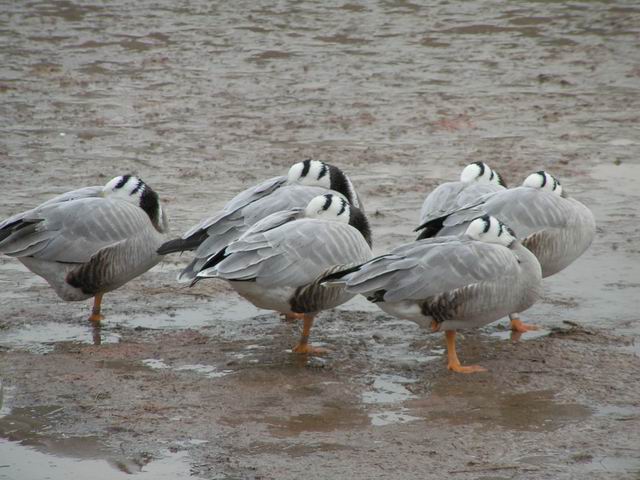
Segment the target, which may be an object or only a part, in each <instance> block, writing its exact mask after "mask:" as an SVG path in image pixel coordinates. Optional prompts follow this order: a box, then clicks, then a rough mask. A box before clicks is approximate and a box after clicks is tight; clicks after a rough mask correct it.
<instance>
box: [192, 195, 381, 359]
mask: <svg viewBox="0 0 640 480" xmlns="http://www.w3.org/2000/svg"><path fill="white" fill-rule="evenodd" d="M370 258H371V231H370V229H369V223H368V221H367V219H366V217H365V216H364V214H363V213H362V212H361V211H360V210H358V209H357V208H356V207H354V206H352V205H350V204H349V202H347V201H346V200H345V199H344V198H342V197H341V196H339V195H335V194H325V195H320V196H318V197H315V198H313V199H312V200H311V201H310V202H309V204H308V205H307V206H306V208H294V209H289V210H284V211H281V212H276V213H274V214H272V215H270V216H268V217H267V218H265V219H263V220H261V221H260V222H258V223H256V224H255V225H253V226H252V227H251V228H250V229H249V230H247V231H246V232H245V233H244V234H243V235H242V236H241V237H240V238H239V239H238V240H236V241H234V242H232V243H230V244H229V245H227V246H226V247H224V248H223V249H222V250H221V251H219V252H218V253H217V254H216V255H214V256H213V257H210V258H209V259H207V260H206V262H205V264H204V265H203V266H202V269H201V271H200V272H197V277H196V280H199V279H202V278H221V279H224V280H226V281H228V282H229V284H230V285H231V287H233V288H234V289H235V290H236V291H237V292H238V293H239V294H240V295H242V296H243V297H245V298H246V299H247V300H249V301H250V302H251V303H253V304H254V305H255V306H257V307H259V308H264V309H267V310H275V311H277V312H280V313H283V314H288V315H302V317H303V319H304V328H303V332H302V337H301V338H300V342H299V343H298V344H297V345H296V346H295V347H294V348H293V351H294V352H296V353H314V352H320V351H321V349H317V348H313V347H312V346H311V345H309V342H308V340H309V332H310V330H311V326H312V324H313V319H314V317H315V315H316V314H317V313H318V312H319V311H321V310H326V309H329V308H334V307H337V306H338V305H341V304H342V303H344V302H346V301H347V300H349V299H351V298H352V297H353V296H354V294H352V293H347V292H345V291H344V290H343V289H342V288H340V287H335V288H325V287H322V286H320V285H319V284H318V282H317V279H318V278H319V277H320V276H323V275H326V274H328V273H330V272H332V271H334V270H335V269H336V268H344V266H345V265H353V264H358V263H362V262H364V261H367V260H369V259H370Z"/></svg>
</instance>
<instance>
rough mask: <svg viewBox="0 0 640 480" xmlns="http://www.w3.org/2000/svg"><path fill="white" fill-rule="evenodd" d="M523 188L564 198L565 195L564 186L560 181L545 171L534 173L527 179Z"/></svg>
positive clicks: (523, 183)
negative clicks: (535, 189)
mask: <svg viewBox="0 0 640 480" xmlns="http://www.w3.org/2000/svg"><path fill="white" fill-rule="evenodd" d="M522 186H523V187H529V188H537V189H538V190H544V191H547V192H552V193H555V194H556V195H559V196H561V197H564V193H563V190H562V185H561V184H560V181H559V180H558V179H557V178H556V177H554V176H553V175H551V174H550V173H547V172H545V171H544V170H540V171H539V172H536V173H532V174H531V175H529V176H528V177H527V178H525V180H524V182H522Z"/></svg>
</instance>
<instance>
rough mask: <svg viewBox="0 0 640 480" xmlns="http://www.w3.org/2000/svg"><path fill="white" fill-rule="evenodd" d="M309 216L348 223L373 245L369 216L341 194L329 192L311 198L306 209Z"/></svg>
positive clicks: (305, 211)
mask: <svg viewBox="0 0 640 480" xmlns="http://www.w3.org/2000/svg"><path fill="white" fill-rule="evenodd" d="M304 213H305V216H306V217H307V218H318V219H321V220H332V221H337V222H342V223H348V224H349V225H351V226H352V227H354V228H355V229H356V230H358V231H359V232H360V233H361V234H362V236H363V237H364V239H365V240H366V241H367V243H368V244H369V246H371V229H370V227H369V221H368V220H367V217H366V216H365V215H364V213H362V211H360V209H359V208H357V207H354V206H353V205H350V204H349V202H347V200H345V199H344V198H342V197H341V196H339V195H334V194H332V193H327V194H325V195H318V196H317V197H314V198H312V199H311V201H310V202H309V203H308V204H307V207H306V208H305V210H304Z"/></svg>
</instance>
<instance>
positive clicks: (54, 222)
mask: <svg viewBox="0 0 640 480" xmlns="http://www.w3.org/2000/svg"><path fill="white" fill-rule="evenodd" d="M20 222H22V223H23V224H33V225H32V226H28V227H25V229H24V231H21V230H17V231H15V232H13V233H11V234H10V235H9V236H8V237H7V238H5V239H4V240H3V241H1V242H0V252H1V253H6V254H8V255H11V256H26V255H29V256H33V257H34V258H38V259H41V260H48V261H56V262H65V263H85V262H88V261H89V260H90V259H91V257H92V256H93V255H94V254H95V253H96V252H98V251H99V250H101V249H103V248H105V247H108V246H109V245H113V244H115V243H117V242H119V241H121V240H125V239H127V238H129V237H131V236H133V235H135V234H136V233H137V232H138V231H139V230H140V229H142V228H144V227H145V226H148V225H150V220H149V217H148V216H147V214H146V213H145V212H144V211H143V210H142V209H140V208H139V207H137V206H135V205H133V204H130V203H128V202H125V201H122V200H117V199H108V198H102V197H95V198H94V197H83V198H78V199H75V200H67V201H63V202H47V203H46V204H43V205H42V206H40V207H38V208H36V209H33V210H30V211H29V212H25V214H24V215H23V217H22V218H21V220H20ZM33 226H34V227H35V228H32V227H33Z"/></svg>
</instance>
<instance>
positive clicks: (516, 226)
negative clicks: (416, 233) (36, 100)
mask: <svg viewBox="0 0 640 480" xmlns="http://www.w3.org/2000/svg"><path fill="white" fill-rule="evenodd" d="M480 215H492V216H495V217H497V218H499V219H500V220H501V221H503V222H505V223H506V224H508V225H509V226H510V227H511V228H512V229H513V230H514V232H515V233H516V236H517V237H518V238H519V239H521V241H522V244H523V245H524V246H525V247H527V248H528V249H529V250H531V252H532V253H533V254H534V255H535V256H536V257H537V258H538V261H539V262H540V265H541V267H542V275H543V277H548V276H550V275H553V274H554V273H557V272H559V271H561V270H563V269H564V268H566V267H567V266H568V265H570V264H571V263H572V262H573V261H575V260H576V259H577V258H578V257H579V256H580V255H582V254H583V253H584V251H585V250H586V249H587V248H588V247H589V245H591V242H592V241H593V238H594V237H595V229H596V226H595V219H594V217H593V214H592V213H591V211H590V210H589V209H588V208H587V207H586V206H584V205H583V204H582V203H580V202H578V201H577V200H575V199H573V198H569V197H562V196H560V195H558V194H556V193H553V192H549V191H545V190H539V189H536V188H531V187H517V188H513V189H509V190H504V191H501V192H496V193H494V194H490V195H488V196H485V197H484V198H483V199H481V200H480V201H479V202H476V204H475V205H472V206H468V207H467V208H465V209H461V210H459V211H457V212H455V213H453V214H451V215H449V216H448V217H447V218H446V219H445V220H444V221H443V228H442V229H441V230H440V232H439V233H438V236H446V235H456V234H459V233H461V232H463V231H464V230H465V229H466V227H467V226H468V224H469V222H470V221H471V220H472V219H473V218H476V217H478V216H480Z"/></svg>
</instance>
